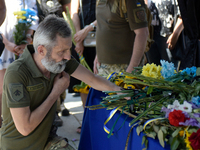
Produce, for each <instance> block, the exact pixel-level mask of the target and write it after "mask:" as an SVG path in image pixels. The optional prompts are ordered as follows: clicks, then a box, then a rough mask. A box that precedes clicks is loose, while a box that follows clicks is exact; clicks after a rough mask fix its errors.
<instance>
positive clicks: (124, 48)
mask: <svg viewBox="0 0 200 150" xmlns="http://www.w3.org/2000/svg"><path fill="white" fill-rule="evenodd" d="M97 4H98V5H97V7H96V19H97V31H96V32H97V34H96V40H97V45H96V51H97V56H98V61H99V62H100V63H106V64H129V62H130V59H131V55H132V51H133V43H134V39H135V33H134V30H136V29H139V28H144V27H147V25H148V24H147V19H146V12H145V4H144V1H143V0H126V7H127V18H128V22H127V21H126V20H125V18H124V17H120V10H119V8H117V11H116V13H112V12H111V8H112V4H110V3H109V2H108V0H99V2H98V3H97ZM144 44H146V43H144Z"/></svg>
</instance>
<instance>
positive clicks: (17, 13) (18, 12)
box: [13, 11, 26, 16]
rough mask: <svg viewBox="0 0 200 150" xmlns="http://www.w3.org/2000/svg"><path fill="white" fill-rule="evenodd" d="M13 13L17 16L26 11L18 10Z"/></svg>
mask: <svg viewBox="0 0 200 150" xmlns="http://www.w3.org/2000/svg"><path fill="white" fill-rule="evenodd" d="M13 14H14V15H17V16H22V15H23V14H26V11H16V12H14V13H13Z"/></svg>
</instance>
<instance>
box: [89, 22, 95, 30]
mask: <svg viewBox="0 0 200 150" xmlns="http://www.w3.org/2000/svg"><path fill="white" fill-rule="evenodd" d="M90 25H91V26H92V27H93V29H94V30H96V26H95V25H94V23H93V22H92V23H90Z"/></svg>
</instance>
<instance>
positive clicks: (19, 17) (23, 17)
mask: <svg viewBox="0 0 200 150" xmlns="http://www.w3.org/2000/svg"><path fill="white" fill-rule="evenodd" d="M17 19H26V17H25V16H17Z"/></svg>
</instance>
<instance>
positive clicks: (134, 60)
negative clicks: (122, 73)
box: [126, 27, 149, 73]
mask: <svg viewBox="0 0 200 150" xmlns="http://www.w3.org/2000/svg"><path fill="white" fill-rule="evenodd" d="M134 32H135V34H136V36H135V41H134V46H133V53H132V56H131V60H130V63H129V66H128V68H127V69H126V72H130V73H131V72H132V71H133V67H138V65H139V64H140V61H141V59H142V56H143V55H144V51H145V48H146V43H147V38H148V34H149V32H148V27H145V28H140V29H136V30H134Z"/></svg>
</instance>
